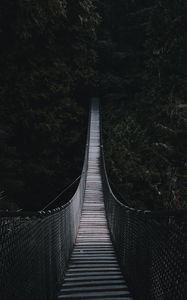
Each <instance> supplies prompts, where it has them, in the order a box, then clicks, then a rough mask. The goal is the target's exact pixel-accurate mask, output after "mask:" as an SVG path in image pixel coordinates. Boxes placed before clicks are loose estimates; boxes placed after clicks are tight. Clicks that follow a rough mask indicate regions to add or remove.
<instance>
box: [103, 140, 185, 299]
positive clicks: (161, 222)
mask: <svg viewBox="0 0 187 300" xmlns="http://www.w3.org/2000/svg"><path fill="white" fill-rule="evenodd" d="M101 173H102V180H103V192H104V200H105V209H106V215H107V220H108V226H109V229H110V234H111V238H112V241H113V244H114V246H115V249H116V254H117V256H118V260H119V263H120V266H121V269H122V272H123V274H124V275H125V278H126V279H127V282H128V284H129V287H130V289H131V292H132V295H133V296H134V299H137V300H185V299H187V211H186V210H181V211H170V212H164V211H162V212H151V211H141V210H136V209H133V208H130V207H128V206H126V205H124V204H122V203H121V202H120V201H119V200H118V199H117V198H116V197H115V196H114V194H113V192H112V190H111V187H110V184H109V181H108V177H107V172H106V167H105V160H104V151H103V145H101Z"/></svg>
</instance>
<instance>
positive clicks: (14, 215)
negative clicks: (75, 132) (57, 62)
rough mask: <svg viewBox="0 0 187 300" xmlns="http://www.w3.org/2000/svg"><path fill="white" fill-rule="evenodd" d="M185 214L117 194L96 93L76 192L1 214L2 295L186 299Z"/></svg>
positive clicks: (18, 299) (6, 299) (8, 298)
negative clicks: (51, 204)
mask: <svg viewBox="0 0 187 300" xmlns="http://www.w3.org/2000/svg"><path fill="white" fill-rule="evenodd" d="M186 216H187V213H186V211H185V210H181V211H162V212H152V211H145V210H144V211H143V210H136V209H133V208H130V207H128V206H126V205H124V204H122V203H121V202H120V201H119V200H118V199H117V198H116V197H115V196H114V194H113V193H112V190H111V188H110V184H109V181H108V177H107V173H106V168H105V161H104V151H103V145H102V138H101V122H100V107H99V101H98V99H96V98H94V99H92V102H91V108H90V120H89V126H88V134H87V142H86V150H85V158H84V165H83V169H82V174H81V177H80V182H79V185H78V188H77V191H76V192H75V194H74V196H73V197H72V199H71V200H70V201H69V202H68V203H67V204H66V205H64V206H61V207H58V208H56V209H53V210H48V211H39V212H32V213H31V212H30V213H26V212H23V211H20V212H1V213H0V299H2V300H22V299H23V300H29V299H30V300H40V299H41V300H47V299H57V300H60V299H88V300H89V299H92V300H93V299H103V300H104V299H124V300H125V299H126V300H132V299H138V300H185V299H187V257H186V256H187V217H186Z"/></svg>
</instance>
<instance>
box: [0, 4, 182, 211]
mask: <svg viewBox="0 0 187 300" xmlns="http://www.w3.org/2000/svg"><path fill="white" fill-rule="evenodd" d="M95 6H97V7H95ZM186 16H187V4H186V1H184V0H170V1H169V0H168V1H166V0H160V1H156V0H149V1H148V0H141V1H138V0H133V1H132V0H126V1H124V0H116V1H112V0H101V1H96V0H95V1H94V0H77V1H73V0H68V1H67V0H49V1H42V0H29V1H26V0H14V1H12V0H2V1H1V3H0V39H1V48H0V68H1V74H0V99H1V100H0V140H1V144H0V152H1V156H0V184H1V185H0V191H1V190H4V191H5V193H3V194H2V195H3V196H0V209H1V208H10V207H14V208H17V207H19V208H24V209H40V208H42V206H44V205H45V204H46V203H47V202H48V201H49V200H51V199H52V198H53V197H55V195H56V194H58V193H59V192H60V191H61V190H62V189H63V188H64V187H65V186H67V185H68V184H69V183H71V182H72V180H73V179H75V178H76V176H78V175H79V174H80V172H81V167H82V161H83V153H84V144H85V136H86V126H85V124H86V121H87V120H86V116H87V113H86V109H87V104H86V103H87V100H88V99H89V98H90V96H94V95H95V94H96V93H97V87H98V82H99V90H100V96H101V98H102V99H103V119H104V141H105V151H106V158H107V168H108V170H109V176H110V179H111V181H112V182H113V183H114V185H115V186H116V187H117V189H119V190H120V192H121V194H122V195H123V197H124V199H125V200H126V201H128V203H129V204H130V205H132V206H136V207H138V208H148V209H155V208H156V209H157V208H163V207H164V208H176V207H186V199H185V197H186V192H187V186H186V180H187V171H186V168H187V157H186V140H187V131H186V129H187V128H186V127H187V102H186V99H187V76H186V75H187V74H186V72H187V68H186V66H187V36H186V35H187V33H186V30H185V29H186V27H187V17H186ZM99 23H100V24H101V25H100V27H99V28H100V29H99V31H98V34H96V32H97V28H98V25H99ZM97 57H98V58H99V59H97ZM96 66H97V68H96ZM98 71H99V72H98ZM98 73H99V76H100V80H99V81H98ZM5 194H6V195H7V196H8V199H9V200H5V199H6V197H4V195H5ZM0 195H1V194H0Z"/></svg>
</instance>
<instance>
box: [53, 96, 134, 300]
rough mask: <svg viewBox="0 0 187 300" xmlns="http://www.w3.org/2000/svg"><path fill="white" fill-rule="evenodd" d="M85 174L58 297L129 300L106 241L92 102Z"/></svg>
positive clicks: (97, 134) (96, 112) (96, 116)
mask: <svg viewBox="0 0 187 300" xmlns="http://www.w3.org/2000/svg"><path fill="white" fill-rule="evenodd" d="M89 146H90V147H89V161H88V176H87V183H86V191H85V200H84V205H83V211H82V216H81V221H80V228H79V233H78V236H77V240H76V244H75V247H74V250H73V253H72V256H71V260H70V263H69V267H68V270H67V272H66V276H65V280H64V283H63V285H62V288H61V290H60V293H59V295H58V299H92V300H93V299H97V300H98V299H102V300H104V299H108V300H109V299H110V300H111V299H115V300H117V299H121V300H122V299H124V300H131V299H132V298H131V297H130V294H129V291H128V287H127V285H126V283H125V280H124V278H123V275H122V273H121V271H120V268H119V265H118V262H117V259H116V256H115V253H114V250H113V246H112V243H111V240H110V236H109V231H108V228H107V221H106V217H105V209H104V202H103V191H102V182H101V175H100V168H99V160H100V121H99V107H98V103H97V101H96V100H95V101H93V103H92V113H91V124H90V144H89Z"/></svg>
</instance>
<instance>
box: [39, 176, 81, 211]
mask: <svg viewBox="0 0 187 300" xmlns="http://www.w3.org/2000/svg"><path fill="white" fill-rule="evenodd" d="M80 177H81V175H80V176H79V177H77V178H76V179H75V180H74V181H73V182H72V183H71V184H70V185H68V186H67V187H66V188H65V189H64V190H63V191H62V192H60V194H58V195H57V196H56V197H55V198H54V199H53V200H51V201H50V202H49V203H48V204H47V205H46V206H44V208H43V209H42V210H46V208H48V207H49V206H50V205H51V204H53V203H54V202H55V201H56V200H57V199H58V198H60V196H62V195H63V194H64V193H65V192H66V191H67V190H69V189H70V188H71V187H72V186H73V185H74V184H75V182H77V181H78V180H79V179H80Z"/></svg>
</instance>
